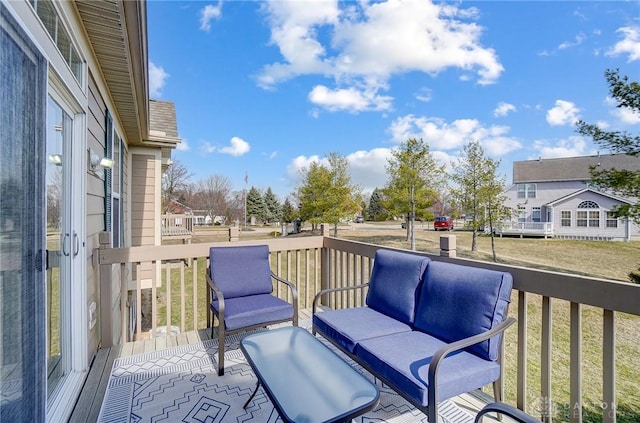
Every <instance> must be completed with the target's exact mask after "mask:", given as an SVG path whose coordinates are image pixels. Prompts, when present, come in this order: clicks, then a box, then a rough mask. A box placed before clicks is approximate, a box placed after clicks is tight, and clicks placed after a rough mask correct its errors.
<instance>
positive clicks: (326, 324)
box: [313, 307, 411, 353]
mask: <svg viewBox="0 0 640 423" xmlns="http://www.w3.org/2000/svg"><path fill="white" fill-rule="evenodd" d="M313 327H314V328H315V329H316V330H317V331H318V332H320V333H321V334H322V335H323V336H324V337H325V338H328V339H331V340H333V341H334V342H336V343H337V344H338V345H340V346H341V347H342V348H343V349H344V350H345V351H348V352H350V353H353V350H354V348H355V346H356V344H357V343H358V342H359V341H361V340H363V339H367V338H372V337H376V336H384V335H390V334H394V333H400V332H409V331H410V330H411V328H410V327H409V326H408V325H406V324H404V323H402V322H399V321H398V320H395V319H392V318H391V317H389V316H386V315H384V314H382V313H380V312H377V311H376V310H373V309H371V308H369V307H356V308H346V309H342V310H328V311H323V312H321V313H315V314H314V315H313Z"/></svg>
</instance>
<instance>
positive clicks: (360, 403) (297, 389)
mask: <svg viewBox="0 0 640 423" xmlns="http://www.w3.org/2000/svg"><path fill="white" fill-rule="evenodd" d="M241 348H242V351H243V352H244V354H245V356H246V357H247V360H249V362H250V363H251V367H252V368H253V370H254V371H255V373H256V375H257V376H258V379H259V380H260V381H261V383H262V385H263V387H264V388H265V389H266V390H268V391H269V393H270V397H271V399H272V401H274V405H276V408H277V409H278V410H279V411H280V414H281V416H282V417H283V418H285V417H286V418H287V419H288V420H289V421H295V422H305V423H306V422H309V423H311V422H325V421H335V420H336V419H337V418H338V417H340V416H348V415H353V416H356V415H358V414H360V413H356V414H352V413H354V411H356V410H363V411H362V412H366V411H368V410H370V409H371V408H372V407H373V406H375V404H377V402H378V398H379V394H378V389H377V388H376V387H375V385H373V384H372V383H371V382H369V381H368V380H367V379H366V378H365V377H364V376H363V375H361V374H360V373H358V372H357V371H356V370H355V369H353V368H352V367H351V366H350V365H349V364H348V363H346V362H345V361H344V360H343V359H342V358H340V357H339V356H338V355H337V354H336V353H335V352H333V351H331V350H330V349H329V348H327V347H326V346H325V345H324V344H323V343H322V342H320V341H319V340H318V339H316V338H315V337H314V336H313V335H311V334H310V333H309V332H307V331H306V330H304V329H302V328H298V327H294V326H287V327H283V328H279V329H274V330H270V331H267V332H261V333H257V334H253V335H249V336H246V337H245V338H243V339H242V341H241ZM338 420H339V419H338Z"/></svg>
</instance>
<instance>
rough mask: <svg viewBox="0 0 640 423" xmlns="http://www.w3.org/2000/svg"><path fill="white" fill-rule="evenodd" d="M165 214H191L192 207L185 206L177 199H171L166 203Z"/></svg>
mask: <svg viewBox="0 0 640 423" xmlns="http://www.w3.org/2000/svg"><path fill="white" fill-rule="evenodd" d="M166 213H167V214H189V215H192V214H193V209H192V208H191V207H189V206H185V205H184V204H182V203H181V202H179V201H176V200H171V201H169V204H167V211H166Z"/></svg>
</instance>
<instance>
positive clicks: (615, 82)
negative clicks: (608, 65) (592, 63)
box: [576, 69, 640, 224]
mask: <svg viewBox="0 0 640 423" xmlns="http://www.w3.org/2000/svg"><path fill="white" fill-rule="evenodd" d="M605 78H606V79H607V83H608V84H609V93H610V94H611V97H613V98H614V99H615V100H616V102H617V106H616V107H618V108H626V109H629V110H631V111H632V112H635V113H636V114H640V84H639V83H638V82H633V81H632V82H630V81H629V78H628V77H627V76H624V77H623V76H620V74H619V70H618V69H616V70H611V69H609V70H607V71H606V72H605ZM576 126H577V130H576V131H577V132H578V133H579V134H581V135H584V136H588V137H591V138H592V139H593V141H594V142H595V143H596V144H598V145H600V146H602V147H604V148H607V149H609V150H611V151H612V152H613V153H623V154H628V155H630V156H640V135H635V136H634V135H631V134H629V133H628V132H625V131H604V130H602V129H600V128H599V127H598V126H597V125H591V124H588V123H586V122H584V121H582V120H580V121H578V122H577V124H576ZM591 178H592V180H593V182H594V183H595V184H596V186H598V187H599V188H601V189H605V190H610V191H612V192H613V193H615V194H618V195H620V196H622V197H627V198H636V199H637V198H640V170H626V169H614V168H612V169H602V170H597V168H596V167H595V166H592V167H591ZM613 213H614V215H615V216H616V217H628V218H630V219H632V220H633V221H634V222H635V223H637V224H640V203H637V202H636V203H633V204H623V205H620V206H618V207H615V208H614V209H613Z"/></svg>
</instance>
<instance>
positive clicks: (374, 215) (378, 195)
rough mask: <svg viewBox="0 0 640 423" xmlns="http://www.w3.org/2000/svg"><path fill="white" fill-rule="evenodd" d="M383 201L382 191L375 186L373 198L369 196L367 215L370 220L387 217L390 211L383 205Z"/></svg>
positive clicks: (379, 219)
mask: <svg viewBox="0 0 640 423" xmlns="http://www.w3.org/2000/svg"><path fill="white" fill-rule="evenodd" d="M382 201H383V198H382V192H381V191H380V190H379V189H378V188H375V189H374V190H373V192H372V193H371V198H369V207H368V214H367V216H368V218H369V219H370V220H375V221H381V220H385V219H386V218H387V216H388V213H387V211H386V209H385V208H384V206H383V205H382Z"/></svg>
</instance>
